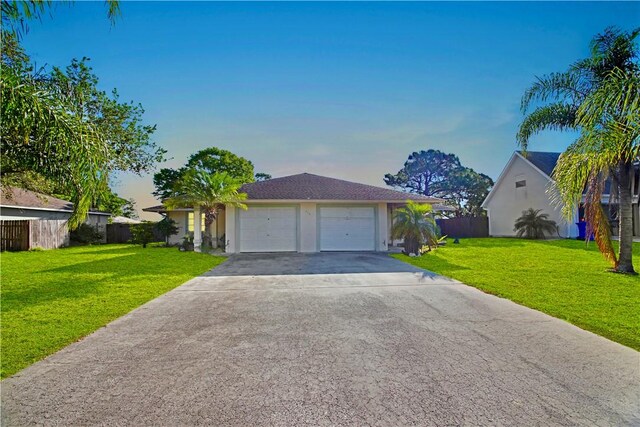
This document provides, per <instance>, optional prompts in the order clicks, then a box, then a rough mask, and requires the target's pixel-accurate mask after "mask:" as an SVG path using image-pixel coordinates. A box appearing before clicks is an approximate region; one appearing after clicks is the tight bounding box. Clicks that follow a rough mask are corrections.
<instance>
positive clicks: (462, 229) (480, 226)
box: [436, 216, 489, 238]
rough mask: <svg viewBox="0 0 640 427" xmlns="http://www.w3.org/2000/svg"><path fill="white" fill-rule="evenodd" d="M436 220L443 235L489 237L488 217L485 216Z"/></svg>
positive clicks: (452, 236)
mask: <svg viewBox="0 0 640 427" xmlns="http://www.w3.org/2000/svg"><path fill="white" fill-rule="evenodd" d="M436 222H437V223H438V225H439V226H440V231H441V232H442V235H443V236H445V235H446V236H449V237H451V238H455V237H489V218H487V217H486V216H478V217H459V218H446V219H438V220H437V221H436Z"/></svg>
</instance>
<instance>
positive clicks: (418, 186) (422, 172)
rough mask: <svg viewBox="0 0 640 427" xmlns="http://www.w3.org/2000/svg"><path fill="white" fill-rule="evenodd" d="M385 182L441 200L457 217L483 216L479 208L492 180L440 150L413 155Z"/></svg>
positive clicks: (491, 184) (452, 155)
mask: <svg viewBox="0 0 640 427" xmlns="http://www.w3.org/2000/svg"><path fill="white" fill-rule="evenodd" d="M384 182H385V183H386V184H387V185H389V186H392V187H396V188H398V189H401V190H403V191H408V192H411V193H416V194H422V195H425V196H431V197H440V198H443V199H445V200H446V202H447V204H448V205H450V206H453V207H454V208H455V209H456V210H455V215H456V216H480V215H484V211H483V209H482V208H481V207H480V205H481V204H482V201H483V200H484V199H485V197H486V196H487V194H489V191H490V190H491V187H492V186H493V180H492V179H491V178H490V177H489V176H487V175H485V174H481V173H478V172H476V171H474V170H473V169H471V168H468V167H465V166H463V165H462V164H461V163H460V159H459V158H458V156H456V155H455V154H446V153H443V152H442V151H439V150H432V149H430V150H426V151H424V150H423V151H419V152H414V153H412V154H410V155H409V158H408V159H407V161H406V162H405V163H404V166H403V168H402V169H400V170H399V171H398V173H396V174H395V175H393V174H390V173H388V174H386V175H385V177H384Z"/></svg>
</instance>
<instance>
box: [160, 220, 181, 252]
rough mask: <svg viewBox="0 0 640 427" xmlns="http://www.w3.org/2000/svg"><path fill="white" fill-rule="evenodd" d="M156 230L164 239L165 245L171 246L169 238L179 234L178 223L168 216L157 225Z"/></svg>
mask: <svg viewBox="0 0 640 427" xmlns="http://www.w3.org/2000/svg"><path fill="white" fill-rule="evenodd" d="M156 230H157V231H158V232H159V233H160V234H161V235H162V237H164V240H165V244H166V245H167V246H169V237H171V236H173V235H174V234H178V231H179V230H178V227H177V226H176V222H175V221H174V220H172V219H171V218H169V217H168V216H166V217H164V218H163V219H162V221H160V222H159V223H157V224H156Z"/></svg>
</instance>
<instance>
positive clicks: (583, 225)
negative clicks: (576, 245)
mask: <svg viewBox="0 0 640 427" xmlns="http://www.w3.org/2000/svg"><path fill="white" fill-rule="evenodd" d="M576 225H577V226H578V240H586V238H587V222H586V221H580V222H576ZM593 238H594V236H593V233H592V234H591V236H589V240H593Z"/></svg>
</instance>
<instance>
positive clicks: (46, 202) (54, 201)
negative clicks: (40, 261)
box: [0, 186, 110, 215]
mask: <svg viewBox="0 0 640 427" xmlns="http://www.w3.org/2000/svg"><path fill="white" fill-rule="evenodd" d="M0 206H5V207H7V206H16V207H21V208H32V209H48V210H55V211H69V212H70V211H72V210H73V203H71V202H69V201H68V200H62V199H58V198H56V197H52V196H47V195H46V194H41V193H36V192H35V191H30V190H25V189H23V188H17V187H6V186H0ZM91 213H94V214H104V215H110V214H108V213H105V212H98V211H91Z"/></svg>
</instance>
